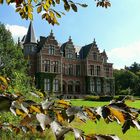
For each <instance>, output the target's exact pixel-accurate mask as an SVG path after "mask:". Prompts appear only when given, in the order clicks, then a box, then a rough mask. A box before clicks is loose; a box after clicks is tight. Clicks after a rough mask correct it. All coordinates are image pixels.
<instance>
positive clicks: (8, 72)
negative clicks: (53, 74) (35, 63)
mask: <svg viewBox="0 0 140 140" xmlns="http://www.w3.org/2000/svg"><path fill="white" fill-rule="evenodd" d="M26 71H27V63H26V61H25V59H24V56H23V53H22V49H21V47H19V46H18V45H17V44H15V43H14V41H13V38H12V36H11V33H10V32H9V31H8V30H6V28H5V26H4V24H1V23H0V75H3V76H4V77H8V78H9V79H12V83H11V84H12V85H13V86H17V84H18V86H19V85H23V87H24V85H25V84H26V83H28V78H27V74H26ZM26 86H27V84H26ZM20 88H21V87H20Z"/></svg>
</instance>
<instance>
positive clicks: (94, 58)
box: [93, 52, 97, 60]
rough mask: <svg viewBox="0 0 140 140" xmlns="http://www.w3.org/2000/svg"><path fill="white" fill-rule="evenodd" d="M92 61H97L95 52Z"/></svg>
mask: <svg viewBox="0 0 140 140" xmlns="http://www.w3.org/2000/svg"><path fill="white" fill-rule="evenodd" d="M93 60H97V53H96V52H94V53H93Z"/></svg>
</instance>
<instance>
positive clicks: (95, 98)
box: [84, 96, 113, 101]
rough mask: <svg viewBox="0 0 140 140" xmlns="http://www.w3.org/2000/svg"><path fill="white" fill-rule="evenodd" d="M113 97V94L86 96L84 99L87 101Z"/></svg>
mask: <svg viewBox="0 0 140 140" xmlns="http://www.w3.org/2000/svg"><path fill="white" fill-rule="evenodd" d="M112 99H113V96H85V97H84V100H87V101H110V100H112Z"/></svg>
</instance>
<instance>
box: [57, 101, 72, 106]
mask: <svg viewBox="0 0 140 140" xmlns="http://www.w3.org/2000/svg"><path fill="white" fill-rule="evenodd" d="M58 104H59V105H61V106H63V107H65V108H67V107H69V106H70V102H68V101H65V100H59V101H58Z"/></svg>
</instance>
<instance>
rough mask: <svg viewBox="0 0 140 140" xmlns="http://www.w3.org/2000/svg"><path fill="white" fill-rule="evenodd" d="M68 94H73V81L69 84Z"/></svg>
mask: <svg viewBox="0 0 140 140" xmlns="http://www.w3.org/2000/svg"><path fill="white" fill-rule="evenodd" d="M68 93H71V94H72V93H73V82H72V81H71V82H69V83H68Z"/></svg>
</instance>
